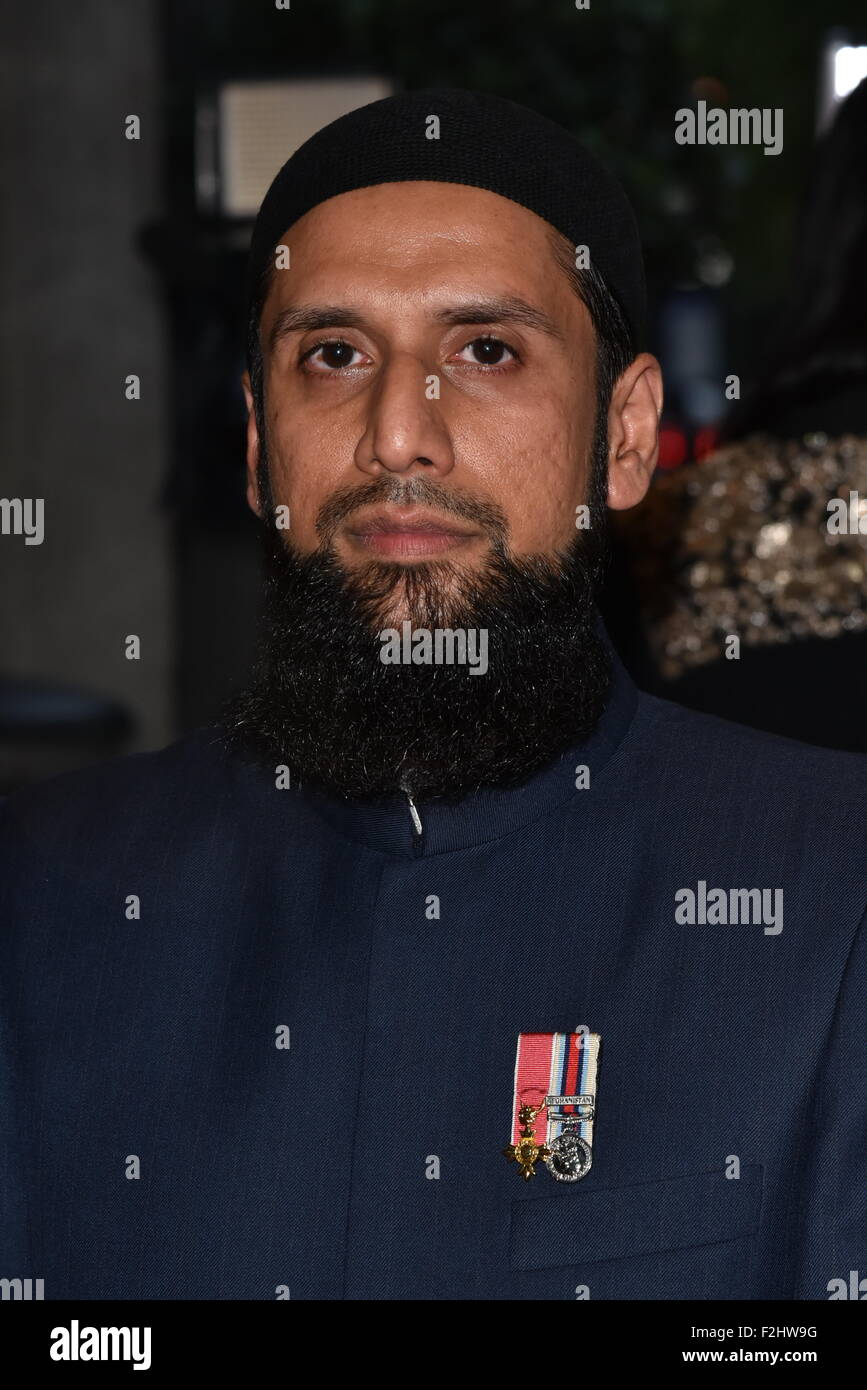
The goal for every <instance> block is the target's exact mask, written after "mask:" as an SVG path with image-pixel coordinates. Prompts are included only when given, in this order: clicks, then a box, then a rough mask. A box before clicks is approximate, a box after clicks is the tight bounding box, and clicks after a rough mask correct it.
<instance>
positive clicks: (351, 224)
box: [282, 180, 555, 260]
mask: <svg viewBox="0 0 867 1390" xmlns="http://www.w3.org/2000/svg"><path fill="white" fill-rule="evenodd" d="M554 235H555V233H554V229H553V227H552V226H551V225H550V223H548V222H545V221H544V219H543V218H541V217H539V216H537V214H536V213H534V212H531V211H530V210H529V208H525V207H522V206H521V205H520V204H519V203H516V202H513V201H512V199H510V198H505V197H502V196H501V195H500V194H499V193H491V192H490V191H489V190H488V189H485V188H475V187H470V186H468V185H465V184H455V183H438V182H433V181H428V180H413V181H407V182H405V183H383V184H375V185H372V186H370V187H367V188H355V189H352V190H350V191H349V192H347V193H340V194H337V195H336V196H335V197H333V198H327V199H325V200H324V201H323V202H321V203H317V205H316V206H315V207H314V208H311V209H310V210H309V211H308V212H306V213H305V214H304V215H303V217H300V218H299V219H298V220H297V222H295V223H293V224H292V226H290V227H288V228H287V229H286V230H285V232H284V235H283V238H282V240H283V242H284V243H285V244H286V245H288V246H289V247H290V249H291V248H292V246H293V244H295V246H296V247H302V246H303V249H304V254H305V256H306V257H307V258H308V259H310V258H312V259H314V260H316V259H328V258H329V257H330V258H336V257H338V256H339V257H344V256H347V255H349V256H351V255H355V256H356V257H357V258H358V259H359V260H360V259H368V258H372V259H375V258H377V257H379V258H381V259H395V260H397V259H400V258H401V257H406V258H412V257H413V256H424V255H426V254H427V255H431V254H433V255H437V254H442V255H449V254H455V253H456V252H460V251H463V253H464V254H466V255H471V254H473V252H474V251H476V252H477V253H479V254H484V253H485V252H487V253H488V254H497V253H500V254H502V253H503V252H511V253H512V254H513V255H515V256H520V255H521V253H522V251H523V253H524V255H525V257H526V256H527V255H529V256H530V257H534V256H535V257H538V256H539V255H544V253H545V252H546V250H548V249H549V248H550V244H551V238H552V237H553V236H554ZM326 237H327V244H326V240H325V239H326Z"/></svg>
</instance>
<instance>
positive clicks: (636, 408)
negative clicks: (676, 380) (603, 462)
mask: <svg viewBox="0 0 867 1390" xmlns="http://www.w3.org/2000/svg"><path fill="white" fill-rule="evenodd" d="M662 399H663V393H662V369H661V368H660V365H659V363H658V361H657V360H656V358H655V357H653V356H652V355H651V353H649V352H642V353H639V355H638V356H637V357H636V358H635V359H634V360H633V361H632V362H630V364H629V366H628V367H627V368H626V371H625V372H624V373H623V374H622V376H620V377H618V379H617V381H616V382H615V385H614V389H613V391H612V392H611V404H610V405H609V408H608V505H609V507H610V508H611V509H612V511H625V510H626V509H627V508H628V507H634V506H636V505H637V504H638V503H639V502H640V501H641V499H642V497H643V496H644V494H645V493H646V491H647V489H648V488H649V486H650V480H651V478H652V477H653V470H654V469H655V468H656V461H657V458H658V457H659V420H660V416H661V415H662Z"/></svg>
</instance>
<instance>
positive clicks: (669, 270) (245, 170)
mask: <svg viewBox="0 0 867 1390" xmlns="http://www.w3.org/2000/svg"><path fill="white" fill-rule="evenodd" d="M0 26H2V44H0V53H2V56H0V65H2V78H3V80H2V84H0V103H2V121H0V168H2V174H3V183H4V197H3V199H2V204H0V248H2V249H0V280H2V286H0V313H2V334H0V353H2V370H0V383H2V387H0V389H2V409H0V431H2V444H0V461H2V486H0V493H2V496H3V498H6V499H15V498H41V499H44V507H45V534H44V540H43V541H42V543H41V544H39V545H28V544H26V543H25V538H24V537H23V536H22V535H21V534H13V533H9V534H2V535H0V565H2V571H0V791H4V790H9V789H11V788H13V787H15V786H20V785H23V784H25V783H26V782H29V781H33V780H37V779H39V778H41V777H43V776H48V775H50V774H53V773H54V772H57V771H61V770H64V769H65V768H67V767H75V766H80V765H84V764H86V763H88V762H92V761H95V760H97V759H100V758H103V757H106V756H113V755H114V754H116V753H125V752H136V751H142V750H147V749H152V748H158V747H161V746H162V745H163V744H165V743H167V742H169V741H170V740H171V739H173V738H175V737H178V736H179V735H181V734H183V733H185V732H187V731H188V730H190V729H191V728H193V727H195V726H196V725H198V724H200V723H202V722H204V721H206V720H208V719H209V718H211V717H212V716H214V715H215V714H216V713H217V711H218V709H219V707H220V705H221V704H222V702H223V701H224V699H225V698H226V696H227V695H228V694H230V693H231V691H232V690H233V689H234V688H235V686H236V685H237V684H238V683H239V682H240V681H241V680H242V679H243V677H244V674H245V671H246V667H247V663H248V660H249V655H250V650H251V644H252V638H253V632H254V621H255V615H256V610H257V604H258V590H259V575H258V550H257V544H256V538H255V531H254V524H253V521H252V518H251V517H250V516H249V514H248V512H247V509H246V505H245V502H244V472H243V432H244V412H243V399H242V395H241V390H240V385H239V376H240V373H241V370H242V368H243V325H242V314H241V289H242V277H243V268H244V257H245V251H246V247H247V243H248V239H249V232H250V227H251V224H252V217H253V215H254V213H255V210H256V207H257V206H258V202H259V201H260V199H261V196H262V194H263V193H264V191H265V188H266V187H267V185H268V183H269V181H270V179H271V177H272V175H273V174H274V173H275V172H276V169H277V168H278V167H279V165H280V164H281V163H282V162H283V161H284V160H285V159H286V158H287V157H288V155H289V154H290V153H291V152H292V150H293V149H294V148H295V147H296V146H297V145H298V144H300V143H301V142H302V141H303V140H304V139H305V138H306V137H307V136H308V135H309V134H311V133H312V132H313V130H315V129H317V128H318V127H319V126H321V125H323V124H325V123H327V122H328V121H329V120H331V119H332V118H333V117H335V116H336V115H339V114H340V113H341V112H343V111H346V110H349V109H351V108H353V107H355V106H358V105H361V104H363V103H364V102H366V101H371V100H374V99H376V98H377V97H378V96H382V95H386V94H387V93H388V92H390V91H394V90H398V89H401V88H413V87H420V86H429V85H437V84H442V85H446V86H468V87H478V88H482V89H484V90H489V91H494V92H498V93H500V94H502V95H504V96H508V97H511V98H513V99H515V100H517V101H520V102H523V103H525V104H527V105H529V106H532V107H535V108H537V109H538V110H540V111H542V112H544V113H545V114H546V115H548V116H550V117H552V118H553V119H555V120H557V121H559V122H561V123H562V124H563V125H565V126H566V127H567V128H569V129H570V130H572V131H574V133H575V134H576V135H577V136H578V137H579V138H580V139H581V140H582V141H584V142H585V143H586V144H587V145H588V146H589V147H590V148H592V149H593V150H594V151H595V152H596V153H597V154H598V155H599V156H600V157H601V158H602V159H603V160H604V161H606V162H607V163H609V164H610V165H611V166H612V167H613V168H614V169H615V171H616V172H617V173H618V174H619V176H620V177H621V179H622V181H623V182H624V184H625V186H626V188H627V190H628V192H629V194H630V196H631V198H632V200H633V203H634V206H635V209H636V212H637V216H638V221H639V225H640V228H641V232H642V236H643V241H644V249H645V256H646V267H647V275H648V282H649V291H650V304H651V316H650V339H649V342H648V344H647V346H648V347H649V348H650V350H652V351H654V352H655V353H656V354H657V355H658V356H659V357H660V359H661V361H662V365H663V369H664V372H665V379H666V387H667V402H666V412H665V417H664V429H663V441H662V453H661V459H660V472H661V473H665V474H669V475H674V474H680V473H681V471H682V470H685V471H684V472H683V476H684V477H687V476H693V475H692V474H690V472H689V470H693V474H694V472H695V470H696V469H701V468H702V467H704V465H705V463H706V462H708V461H710V462H711V463H713V460H714V458H715V457H716V456H717V455H718V452H719V450H720V448H724V447H725V445H726V440H725V437H724V435H725V422H726V419H727V415H728V414H730V409H731V404H732V403H731V402H730V401H728V400H727V399H726V394H725V384H726V379H727V377H729V376H731V375H732V374H735V375H736V376H737V377H738V379H739V381H740V384H741V392H742V393H745V392H748V390H749V388H750V384H751V383H752V384H753V385H755V384H756V383H757V382H759V381H760V379H761V375H762V371H763V369H764V367H766V365H767V361H768V352H769V341H770V339H769V334H770V331H771V329H772V328H773V327H774V325H775V323H777V322H778V321H779V320H780V319H781V316H783V315H784V312H785V306H786V304H787V302H788V297H790V295H791V293H792V282H793V274H794V268H795V267H796V265H797V251H798V239H799V227H800V226H802V222H801V221H799V219H801V218H802V217H803V208H804V201H805V198H806V196H807V190H808V184H809V180H810V178H811V176H812V175H811V170H814V169H815V159H816V151H817V148H820V146H818V145H817V142H819V141H821V140H822V139H823V138H824V137H825V136H826V135H827V133H828V131H829V130H830V129H831V127H832V125H833V121H834V117H835V114H836V113H837V109H838V106H839V103H840V102H841V101H842V100H843V98H845V97H846V96H847V95H848V94H849V93H851V92H852V91H853V90H854V89H856V88H857V86H858V83H859V81H860V80H861V79H862V78H863V77H864V76H865V75H867V56H865V55H867V48H865V47H864V45H867V13H865V9H864V4H863V0H828V3H825V4H821V5H804V4H793V3H787V0H610V2H609V3H605V4H603V3H602V0H592V3H591V5H590V8H589V9H586V10H578V9H576V6H575V4H574V3H573V0H499V3H497V4H490V3H483V0H412V3H411V4H410V3H407V0H333V3H329V4H325V3H323V0H291V6H290V7H288V8H281V9H278V8H277V5H276V4H275V3H274V0H243V3H242V0H172V2H171V3H159V2H158V0H135V3H134V4H129V5H123V6H120V5H116V4H112V3H110V0H77V3H76V4H75V5H69V4H66V3H62V0H37V3H35V4H33V5H30V6H11V7H6V9H5V11H4V14H3V17H2V20H0ZM700 100H705V101H706V102H707V103H708V106H709V107H714V106H716V107H722V108H726V109H728V108H731V107H747V108H752V107H758V108H772V109H773V108H782V110H783V112H784V134H785V139H784V144H783V149H782V151H781V153H779V154H778V155H775V156H768V155H765V154H764V153H763V150H762V147H761V146H760V145H759V146H756V145H746V146H744V145H720V146H716V147H713V148H711V147H708V146H699V145H692V146H689V145H680V144H678V143H677V142H676V141H675V138H674V132H675V112H676V110H677V109H678V108H681V107H684V106H690V107H693V108H694V107H695V106H696V104H697V102H698V101H700ZM130 118H137V123H136V121H135V120H131V119H130ZM130 137H132V138H130ZM862 150H863V146H862ZM863 162H864V163H867V161H863ZM845 423H846V422H845V421H844V424H845ZM803 424H804V422H802V421H801V422H798V426H797V429H796V430H795V436H797V437H799V438H802V437H803V434H804V429H803ZM814 424H815V429H813V434H817V432H818V431H820V427H821V429H824V430H825V434H826V435H827V433H828V431H827V427H826V425H825V424H824V423H823V422H822V421H820V420H819V419H818V416H817V419H816V421H815V422H814V421H812V420H808V421H807V425H808V426H809V427H810V428H811V429H812V428H813V425H814ZM752 428H753V427H752V425H751V426H750V429H751V430H752ZM841 428H842V427H841ZM793 429H794V426H793ZM864 432H865V433H867V428H865V431H864ZM721 433H722V436H723V437H722V438H721ZM784 434H785V431H784ZM795 436H793V437H795ZM786 437H788V436H786ZM801 447H802V448H803V445H802V446H801ZM816 447H817V448H818V446H816ZM798 457H800V455H799V456H798ZM725 458H726V459H728V463H727V465H726V466H727V468H728V473H727V474H726V476H727V477H729V478H730V476H731V474H732V472H733V471H734V473H736V474H737V470H738V468H739V467H740V464H739V462H738V460H737V459H735V460H734V461H732V457H731V454H730V453H729V454H727V455H725ZM756 466H758V467H759V469H761V467H762V466H763V465H762V463H761V460H760V462H759V464H758V465H756V463H755V459H752V462H751V463H750V467H752V468H755V467H756ZM774 466H779V460H778V459H777V460H776V462H775V463H774ZM799 466H800V465H799ZM822 466H823V467H824V466H825V465H824V464H823V465H822ZM702 476H705V475H702ZM707 476H708V477H709V476H710V474H708V475H707ZM742 476H743V475H742V474H738V477H739V478H742ZM714 485H715V486H717V487H718V488H719V478H718V477H717V478H715V483H714ZM738 485H739V486H740V483H739V484H738ZM690 486H691V487H692V486H693V485H692V484H690ZM835 486H836V484H835ZM687 491H688V489H687ZM660 495H662V494H660ZM684 495H685V494H684V491H683V489H681V500H682V499H683V496H684ZM690 495H693V494H690ZM775 505H776V504H775ZM783 505H785V499H784V503H783ZM756 510H757V508H756V506H755V505H753V511H754V512H755V511H756ZM7 511H8V509H7ZM8 514H9V515H11V512H9V513H8ZM774 515H775V517H777V513H776V512H775V513H774ZM760 519H761V518H760ZM773 524H776V525H779V524H780V523H779V519H778V517H777V519H776V520H775V521H774V523H773ZM783 524H784V525H785V523H783ZM7 529H8V528H7ZM710 529H711V530H712V529H713V528H712V527H711V528H710ZM765 529H766V530H767V526H766V527H765ZM780 534H782V533H778V539H779V535H780ZM762 543H764V542H762ZM769 543H770V542H768V544H769ZM788 544H789V541H788V540H787V541H786V545H788ZM855 544H856V545H860V546H861V548H862V549H861V553H862V554H863V544H864V538H863V537H861V538H860V539H859V538H857V537H856V538H855ZM632 545H633V541H632V540H631V539H630V538H629V536H625V537H624V539H623V541H622V547H623V548H622V552H621V553H620V554H619V558H618V560H617V562H616V564H615V567H614V571H613V573H612V579H611V582H610V585H609V591H608V594H607V596H606V609H607V616H608V619H609V623H610V626H611V629H612V631H613V633H614V634H615V637H616V640H617V641H618V643H619V644H620V645H621V648H622V651H623V654H624V656H625V658H626V660H627V662H628V664H629V665H630V666H631V667H632V669H633V671H634V673H635V674H636V675H637V677H638V678H639V679H640V680H641V682H642V683H643V684H645V685H648V686H649V687H650V688H652V689H657V690H659V691H661V692H663V693H667V691H668V689H669V687H670V688H671V689H672V690H674V689H675V687H676V682H677V679H678V678H682V677H683V674H684V671H683V669H682V667H683V663H682V662H681V663H680V666H678V662H677V661H673V659H669V660H668V663H666V656H665V653H666V651H667V652H668V656H669V658H671V654H672V651H677V650H680V652H681V655H683V652H684V651H685V650H686V649H687V648H686V645H685V644H684V642H683V641H681V643H680V647H679V648H678V644H677V641H675V642H674V643H673V645H672V640H671V636H670V634H669V635H668V637H665V638H663V639H661V645H660V640H657V641H656V645H655V646H654V641H653V640H652V639H653V623H654V622H656V621H657V619H658V616H659V615H658V611H656V612H655V613H651V615H650V617H649V618H648V619H647V620H646V622H645V619H644V618H642V617H641V616H640V615H639V611H638V610H639V607H640V604H639V603H638V601H637V599H636V587H635V586H636V585H638V587H639V588H640V587H641V585H642V584H643V582H644V580H643V578H642V572H641V566H640V565H639V567H638V570H637V571H636V568H635V565H634V564H633V563H632V561H631V559H630V550H631V547H632ZM781 545H782V542H781ZM783 549H784V550H785V546H783ZM841 553H842V552H841ZM837 558H839V556H838V557H837ZM787 563H788V564H789V567H790V568H791V560H788V561H787ZM846 563H847V564H849V566H850V570H849V573H850V577H851V579H852V583H853V585H855V586H856V587H860V589H861V590H862V592H863V574H862V575H861V579H860V580H859V578H858V574H859V571H858V563H859V562H858V559H857V554H856V557H855V560H854V561H853V560H852V558H851V554H847V559H846ZM853 565H854V568H852V566H853ZM714 573H716V571H714ZM647 582H648V584H650V580H649V579H648V581H647ZM690 582H691V583H692V584H693V586H694V582H695V577H694V575H693V579H692V580H691V581H690ZM715 582H718V584H719V585H722V586H725V585H729V586H730V587H731V585H732V584H734V585H737V584H738V583H739V582H740V577H739V576H738V575H735V577H734V579H732V575H731V573H730V572H729V571H725V572H723V571H720V573H719V574H718V575H717V581H715ZM761 582H764V583H765V584H766V586H767V584H768V583H770V584H771V588H772V589H773V585H774V582H775V580H774V578H773V576H772V578H771V580H770V581H769V580H768V579H767V577H766V578H765V580H764V581H762V580H761V578H759V579H757V580H756V583H757V584H760V583H761ZM778 587H779V586H778ZM765 592H766V593H767V588H766V590H765ZM811 601H812V600H811V598H810V595H809V594H808V595H807V600H806V602H807V605H808V607H809V604H810V602H811ZM847 601H848V600H844V601H843V604H842V608H843V612H844V618H845V615H846V613H847V612H849V610H848V609H846V602H847ZM817 602H819V600H817ZM850 607H851V605H850ZM856 607H857V605H856ZM817 611H821V605H820V608H819V610H817ZM852 611H854V609H853V610H852ZM723 618H724V619H725V620H728V619H727V618H726V614H725V612H724V613H723ZM750 621H752V620H751V619H750ZM842 621H843V619H842V618H841V622H842ZM646 624H649V627H648V626H647V625H646ZM723 626H725V622H723ZM754 626H755V628H756V631H757V632H758V630H759V628H761V626H762V624H761V623H758V624H755V625H754ZM855 627H858V623H857V622H856V623H855ZM808 628H809V623H808ZM648 634H649V635H648ZM809 635H810V634H809V632H808V633H807V636H808V637H809ZM829 635H834V634H829ZM135 638H137V639H138V642H139V647H138V649H136V647H135V644H134V643H132V644H131V639H135ZM657 638H658V633H657ZM666 642H667V643H668V645H667V647H666ZM778 645H779V644H778ZM136 650H137V651H138V654H137V656H136V657H135V659H129V656H128V653H130V652H132V653H135V652H136ZM699 655H700V656H703V664H704V665H705V667H706V668H707V669H713V661H712V660H711V659H710V658H708V652H707V650H705V651H704V652H703V653H702V652H699ZM701 664H702V663H701V662H699V663H698V665H699V666H700V665H701ZM696 669H698V666H696V665H695V664H694V665H693V668H692V670H693V674H694V672H695V670H696ZM742 669H743V668H739V670H742ZM846 669H848V667H847V668H846ZM844 674H845V672H844ZM760 679H763V678H761V677H760ZM790 679H791V676H790V675H788V674H787V677H786V681H787V682H788V681H789V680H790ZM861 681H862V688H863V674H862V676H861ZM712 684H713V683H712ZM719 684H720V682H719V681H717V682H716V688H717V689H718V688H719ZM743 688H744V689H746V688H747V686H746V685H744V686H743ZM763 688H765V689H766V690H767V691H768V692H769V698H768V705H769V709H771V710H773V708H775V707H776V706H777V705H778V704H779V699H778V696H777V694H776V693H774V686H773V680H772V679H771V678H770V677H768V678H767V679H766V681H765V686H764V687H763ZM684 692H685V693H684V698H687V699H688V700H691V701H692V702H693V703H695V704H697V705H699V706H701V705H702V697H701V695H700V693H699V694H698V695H696V693H695V691H692V692H691V693H690V692H687V691H686V690H685V687H684ZM853 698H854V697H853ZM825 699H826V701H827V691H826V692H825ZM784 703H785V701H784ZM712 704H713V701H712V700H709V699H707V698H706V697H705V698H704V706H705V707H711V706H712ZM749 704H751V702H750V701H748V702H747V705H749ZM862 708H863V705H862ZM824 709H825V715H822V717H821V718H819V720H818V722H817V726H816V727H817V729H818V735H817V734H816V732H811V729H810V728H809V727H806V726H804V727H800V726H799V727H796V728H795V729H794V730H792V729H788V728H785V727H783V728H782V731H783V732H795V733H796V734H798V735H799V736H802V737H812V738H814V740H815V741H827V742H831V743H834V742H837V743H839V744H840V745H841V746H858V741H857V730H858V729H859V728H860V711H859V712H858V713H859V718H855V717H854V715H853V721H852V728H853V730H855V731H856V732H855V735H854V738H855V742H854V744H853V742H852V739H853V735H849V734H846V735H845V736H844V734H843V733H842V732H840V730H839V729H830V728H829V736H828V737H827V738H824V737H823V731H824V730H825V728H826V722H827V720H826V717H825V716H826V715H828V714H829V710H828V706H827V704H826V705H825V707H824ZM718 712H722V713H730V712H731V711H729V710H726V709H722V710H720V711H718ZM735 713H736V717H741V718H743V717H744V712H741V713H738V712H737V711H735ZM745 713H746V716H747V718H746V722H750V719H749V708H746V707H745ZM820 715H821V710H820ZM769 719H770V723H771V725H773V724H774V717H773V713H771V714H769V715H768V716H767V717H766V718H765V726H767V724H768V720H769ZM758 722H760V723H761V721H760V720H759V721H758ZM831 722H832V723H833V720H831ZM847 740H848V742H847Z"/></svg>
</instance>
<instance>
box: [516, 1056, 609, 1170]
mask: <svg viewBox="0 0 867 1390" xmlns="http://www.w3.org/2000/svg"><path fill="white" fill-rule="evenodd" d="M599 1043H600V1036H599V1034H598V1033H585V1032H583V1031H582V1032H578V1033H520V1034H519V1036H518V1050H517V1055H516V1057H515V1095H514V1101H513V1103H512V1138H511V1142H512V1143H513V1144H517V1143H518V1141H519V1138H520V1130H521V1122H520V1120H519V1119H518V1111H519V1110H520V1108H521V1106H522V1105H534V1106H535V1105H541V1104H542V1103H543V1102H544V1100H545V1097H546V1096H590V1097H591V1098H592V1100H593V1103H594V1105H595V1103H596V1076H597V1071H598V1067H599ZM555 1109H556V1114H557V1115H558V1116H559V1118H557V1119H553V1118H551V1117H550V1116H549V1115H548V1113H547V1111H545V1110H542V1111H541V1112H540V1113H539V1114H538V1115H537V1116H536V1119H535V1122H534V1125H533V1132H534V1134H535V1137H536V1142H537V1144H541V1143H548V1144H550V1143H551V1140H552V1139H556V1138H557V1136H558V1135H559V1134H560V1133H562V1130H563V1119H564V1118H565V1117H567V1116H569V1115H570V1114H571V1115H574V1114H576V1113H577V1114H580V1109H579V1107H577V1106H574V1105H563V1106H559V1107H555ZM578 1133H579V1134H580V1136H581V1138H582V1139H586V1141H587V1143H588V1144H590V1146H591V1148H592V1145H593V1120H592V1118H591V1119H589V1120H581V1122H580V1123H579V1125H578Z"/></svg>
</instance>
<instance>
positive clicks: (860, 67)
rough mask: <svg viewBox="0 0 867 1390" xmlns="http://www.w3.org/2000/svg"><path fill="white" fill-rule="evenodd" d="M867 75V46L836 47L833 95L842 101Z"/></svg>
mask: <svg viewBox="0 0 867 1390" xmlns="http://www.w3.org/2000/svg"><path fill="white" fill-rule="evenodd" d="M865 77H867V46H864V45H862V46H861V47H860V48H838V49H837V52H836V53H835V54H834V96H835V97H836V98H837V100H838V101H842V100H843V98H844V97H847V96H848V95H849V93H850V92H854V90H855V88H856V87H857V86H858V83H859V82H862V81H863V80H864V78H865Z"/></svg>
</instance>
